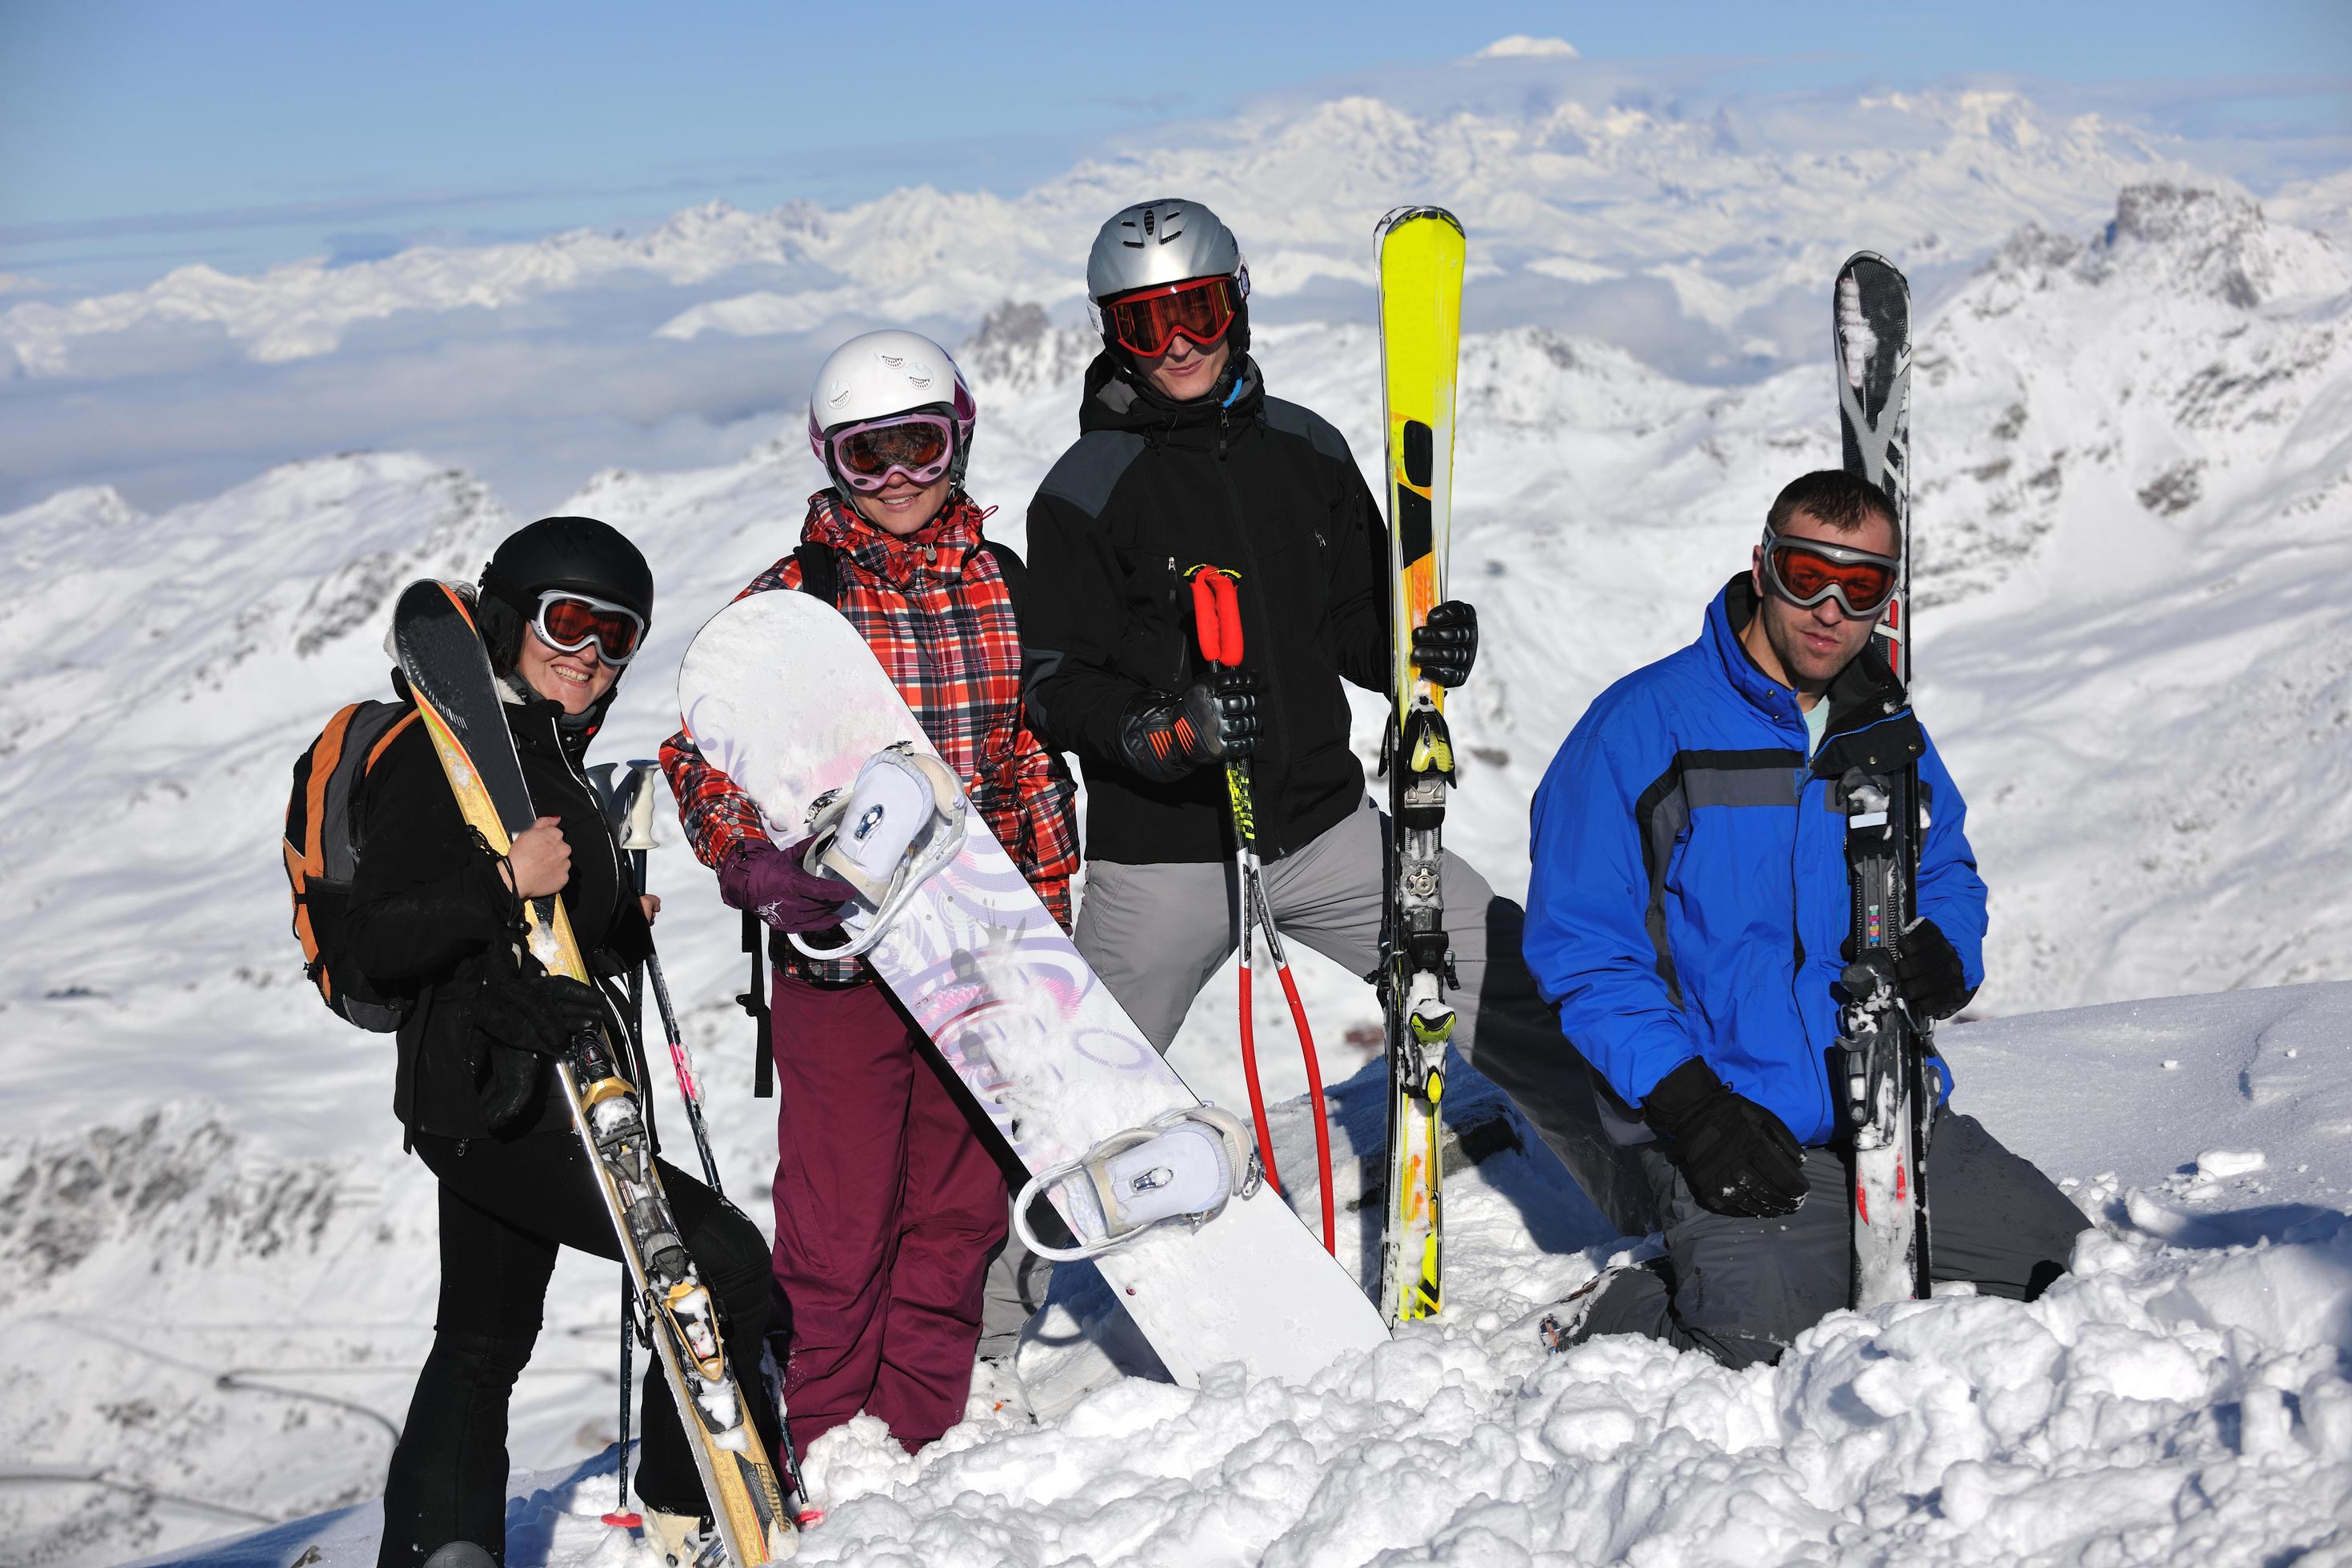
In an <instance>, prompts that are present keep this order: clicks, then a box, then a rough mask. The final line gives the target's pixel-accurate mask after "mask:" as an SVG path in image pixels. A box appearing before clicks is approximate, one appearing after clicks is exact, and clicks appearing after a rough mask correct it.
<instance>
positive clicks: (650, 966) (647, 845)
mask: <svg viewBox="0 0 2352 1568" xmlns="http://www.w3.org/2000/svg"><path fill="white" fill-rule="evenodd" d="M658 765H659V764H658V763H652V762H647V761H638V762H633V763H630V764H629V770H630V784H631V790H632V793H631V794H630V795H629V797H628V830H627V835H626V837H624V838H623V839H622V841H621V847H623V848H625V849H626V850H627V851H628V852H629V856H630V863H631V869H632V872H633V874H634V875H635V879H636V885H637V891H638V892H639V893H643V892H644V891H645V890H646V854H647V852H648V851H650V850H651V849H652V848H653V847H654V791H653V772H654V770H655V768H656V767H657V766H658ZM752 963H753V964H754V965H755V966H756V965H757V964H758V963H759V958H758V953H757V951H756V950H755V951H754V952H753V956H752ZM646 974H647V975H648V976H649V977H650V978H651V979H652V981H653V989H654V1006H655V1008H656V1010H657V1011H658V1012H659V1013H660V1014H661V1021H662V1035H663V1037H665V1038H666V1039H667V1040H668V1042H669V1065H670V1070H671V1072H672V1073H673V1074H675V1075H676V1077H677V1097H678V1099H680V1100H684V1101H685V1102H686V1121H687V1125H688V1127H690V1128H692V1129H693V1131H694V1148H695V1152H697V1153H698V1154H700V1155H701V1156H702V1173H703V1175H704V1176H705V1177H706V1178H708V1179H709V1183H710V1190H711V1191H712V1192H714V1193H716V1194H719V1196H720V1197H721V1198H724V1197H725V1196H726V1195H727V1189H726V1187H725V1186H724V1185H723V1184H721V1183H720V1182H719V1161H718V1159H717V1158H716V1157H715V1156H713V1155H712V1153H711V1152H710V1126H709V1122H708V1121H705V1120H704V1118H703V1113H702V1079H701V1078H700V1076H699V1075H698V1074H697V1073H696V1071H695V1070H694V1053H693V1052H691V1051H689V1050H688V1049H687V1047H686V1036H685V1034H684V1033H683V1031H681V1030H680V1029H679V1028H678V1026H677V1008H676V1007H675V1006H674V1005H672V1004H671V1002H670V999H669V981H668V979H667V976H665V975H664V974H663V973H662V966H661V954H660V953H659V952H656V951H655V950H654V945H653V938H652V937H651V935H650V934H648V935H647V937H646ZM764 1032H765V1031H764V1029H763V1030H762V1033H763V1034H764ZM761 1043H762V1045H763V1046H764V1044H765V1041H764V1040H763V1041H762V1042H761ZM765 1055H766V1052H765V1051H764V1050H762V1052H761V1056H762V1057H763V1058H764V1057H765ZM623 1311H624V1314H626V1312H627V1306H626V1304H625V1303H624V1306H623ZM628 1353H629V1352H628V1342H627V1340H626V1339H625V1338H624V1340H623V1341H622V1346H621V1365H622V1366H623V1368H624V1369H625V1368H626V1367H627V1366H628ZM622 1381H623V1385H624V1386H623V1388H622V1392H621V1403H622V1407H623V1415H622V1416H621V1446H622V1448H623V1450H624V1452H623V1458H622V1461H621V1464H622V1474H623V1475H624V1476H625V1475H626V1474H627V1473H628V1458H627V1455H626V1449H627V1447H628V1431H629V1418H628V1415H627V1414H626V1411H627V1405H628V1390H627V1387H626V1383H627V1374H626V1372H625V1371H624V1373H623V1379H622ZM776 1416H777V1421H776V1431H777V1436H778V1444H777V1446H778V1447H779V1448H780V1449H781V1451H782V1459H783V1470H784V1484H785V1485H786V1486H787V1487H789V1488H791V1489H792V1493H793V1496H794V1497H795V1498H798V1499H799V1500H800V1503H801V1507H800V1509H799V1510H798V1511H796V1512H795V1513H794V1514H793V1520H794V1521H795V1522H797V1523H800V1524H803V1525H807V1524H814V1523H815V1522H816V1521H819V1520H821V1519H823V1518H824V1510H822V1509H819V1508H816V1507H815V1506H814V1505H813V1504H812V1503H811V1502H810V1501H809V1494H808V1483H807V1482H806V1481H804V1480H803V1479H801V1457H800V1455H799V1453H798V1452H797V1451H796V1450H795V1449H794V1448H793V1431H792V1428H791V1427H790V1426H786V1425H785V1424H784V1421H783V1398H782V1394H781V1392H780V1393H779V1394H778V1396H777V1399H776ZM626 1506H627V1500H626V1498H625V1497H624V1499H623V1507H624V1509H625V1508H626ZM606 1522H608V1523H609V1522H611V1521H610V1519H609V1518H608V1519H607V1521H606Z"/></svg>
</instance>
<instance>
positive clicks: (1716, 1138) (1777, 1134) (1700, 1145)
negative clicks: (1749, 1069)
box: [1642, 1057, 1806, 1219]
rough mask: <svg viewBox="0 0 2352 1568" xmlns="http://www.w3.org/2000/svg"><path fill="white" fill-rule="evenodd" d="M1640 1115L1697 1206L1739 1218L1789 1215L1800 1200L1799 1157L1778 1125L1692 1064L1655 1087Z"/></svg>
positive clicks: (1695, 1062)
mask: <svg viewBox="0 0 2352 1568" xmlns="http://www.w3.org/2000/svg"><path fill="white" fill-rule="evenodd" d="M1642 1115H1643V1118H1644V1119H1645V1120H1647V1121H1648V1122H1649V1123H1650V1125H1651V1127H1653V1128H1654V1129H1655V1130H1656V1131H1658V1132H1659V1133H1660V1134H1662V1135H1663V1136H1664V1139H1665V1140H1666V1143H1667V1148H1666V1151H1665V1152H1666V1157H1667V1158H1668V1159H1670V1160H1672V1161H1673V1162H1674V1163H1675V1167H1676V1168H1677V1169H1679V1170H1680V1171H1681V1172H1682V1173H1683V1180H1685V1182H1688V1183H1689V1184H1690V1190H1691V1196H1692V1197H1694V1198H1696V1199H1697V1200H1698V1203H1699V1206H1700V1207H1702V1208H1705V1209H1707V1210H1710V1211H1712V1212H1713V1213H1716V1214H1721V1215H1734V1216H1736V1217H1738V1218H1741V1219H1767V1218H1770V1217H1772V1216H1773V1215H1784V1214H1794V1213H1796V1212H1797V1205H1800V1204H1801V1203H1803V1202H1804V1201H1805V1191H1806V1188H1805V1152H1804V1151H1803V1150H1802V1149H1801V1148H1799V1147H1798V1146H1797V1140H1796V1139H1795V1138H1794V1137H1793V1136H1791V1135H1790V1131H1789V1130H1788V1128H1786V1127H1785V1126H1783V1125H1781V1122H1780V1118H1779V1117H1777V1116H1775V1115H1773V1114H1772V1113H1771V1112H1770V1111H1769V1110H1765V1109H1764V1108H1763V1107H1762V1106H1760V1105H1759V1104H1757V1103H1756V1102H1755V1101H1754V1100H1746V1099H1743V1098H1741V1097H1740V1096H1738V1095H1737V1094H1734V1093H1732V1092H1731V1090H1730V1089H1727V1088H1725V1087H1724V1083H1723V1080H1722V1079H1719V1078H1717V1077H1716V1076H1715V1072H1714V1069H1712V1068H1709V1067H1708V1066H1707V1065H1706V1063H1705V1062H1704V1061H1701V1060H1700V1059H1699V1058H1696V1057H1693V1058H1691V1059H1690V1060H1688V1061H1686V1062H1685V1063H1683V1065H1682V1066H1680V1067H1678V1068H1675V1070H1674V1071H1672V1072H1670V1073H1668V1074H1667V1075H1666V1076H1665V1077H1664V1078H1662V1079H1659V1080H1658V1086H1657V1087H1656V1088H1655V1089H1652V1090H1651V1091H1650V1098H1649V1099H1647V1100H1643V1102H1642Z"/></svg>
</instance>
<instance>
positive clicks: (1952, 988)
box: [1838, 916, 1977, 1019]
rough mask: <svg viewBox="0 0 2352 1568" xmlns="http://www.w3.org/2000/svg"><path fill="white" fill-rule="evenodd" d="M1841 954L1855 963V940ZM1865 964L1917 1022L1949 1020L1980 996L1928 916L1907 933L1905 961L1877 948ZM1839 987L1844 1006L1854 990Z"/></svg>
mask: <svg viewBox="0 0 2352 1568" xmlns="http://www.w3.org/2000/svg"><path fill="white" fill-rule="evenodd" d="M1838 952H1839V954H1840V956H1842V957H1843V958H1844V959H1845V961H1846V963H1849V964H1851V963H1854V962H1855V960H1854V956H1853V938H1852V937H1851V936H1849V937H1847V938H1846V939H1845V940H1844V941H1843V942H1840V943H1839V944H1838ZM1861 962H1862V963H1864V964H1865V965H1867V966H1868V967H1869V968H1871V969H1872V970H1874V971H1875V972H1876V973H1878V974H1880V975H1881V976H1883V977H1884V978H1885V981H1886V983H1887V984H1889V985H1890V986H1892V987H1894V989H1895V994H1897V995H1899V996H1901V997H1902V998H1903V1001H1904V1004H1905V1005H1906V1006H1907V1007H1909V1009H1910V1010H1911V1016H1913V1017H1914V1018H1920V1019H1934V1018H1948V1017H1950V1016H1952V1015H1953V1014H1955V1013H1957V1012H1958V1011H1959V1010H1960V1009H1961V1008H1963V1007H1965V1006H1967V1005H1969V1001H1970V999H1971V998H1973V997H1974V996H1975V995H1976V994H1977V993H1976V987H1975V986H1973V985H1970V984H1969V977H1968V974H1967V973H1966V971H1964V970H1963V969H1961V967H1960V955H1959V954H1958V952H1954V951H1953V948H1952V943H1951V939H1950V938H1948V937H1947V936H1946V935H1945V934H1944V933H1943V932H1942V931H1937V929H1936V922H1935V921H1931V920H1928V919H1927V918H1926V917H1925V916H1922V917H1921V918H1919V919H1918V920H1916V921H1912V922H1911V924H1910V925H1909V926H1908V927H1907V928H1906V930H1905V931H1904V932H1903V956H1902V957H1900V958H1897V957H1895V955H1894V954H1892V953H1890V952H1886V951H1885V949H1884V948H1874V949H1873V950H1872V951H1871V952H1868V953H1865V954H1864V956H1863V958H1862V960H1861ZM1838 984H1839V986H1840V988H1841V990H1840V994H1839V997H1838V1000H1839V1001H1841V1002H1844V1001H1846V1000H1848V999H1849V998H1850V994H1851V993H1852V991H1853V986H1851V985H1848V984H1846V983H1845V982H1844V981H1843V980H1841V981H1839V982H1838Z"/></svg>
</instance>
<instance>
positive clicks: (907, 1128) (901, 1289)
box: [773, 973, 1008, 1453]
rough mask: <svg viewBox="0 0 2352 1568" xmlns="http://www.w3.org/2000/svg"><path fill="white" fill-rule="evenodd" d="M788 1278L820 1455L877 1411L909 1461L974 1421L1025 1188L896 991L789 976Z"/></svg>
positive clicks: (782, 1076) (779, 1233) (781, 1004)
mask: <svg viewBox="0 0 2352 1568" xmlns="http://www.w3.org/2000/svg"><path fill="white" fill-rule="evenodd" d="M773 1002H774V1018H775V1034H774V1039H775V1055H776V1099H777V1106H776V1184H775V1199H776V1250H775V1276H776V1283H777V1285H778V1286H779V1287H780V1288H781V1289H782V1291H783V1294H784V1299H785V1300H787V1301H788V1302H790V1303H791V1308H792V1324H793V1339H792V1353H791V1357H790V1359H789V1360H788V1361H787V1363H786V1371H785V1374H784V1404H785V1409H786V1411H787V1412H788V1415H787V1417H786V1418H787V1420H789V1422H790V1423H791V1426H792V1434H793V1444H794V1446H795V1447H798V1448H799V1449H800V1450H801V1451H802V1452H803V1453H805V1452H806V1451H807V1449H808V1445H809V1444H810V1443H812V1442H814V1441H815V1440H816V1438H818V1437H819V1436H823V1435H824V1433H827V1432H830V1431H831V1430H833V1429H834V1428H835V1426H840V1425H841V1424H842V1423H843V1422H845V1421H846V1420H848V1419H849V1418H850V1417H851V1416H853V1415H856V1414H857V1413H858V1412H859V1411H860V1410H864V1411H867V1412H869V1413H870V1414H872V1415H877V1416H879V1417H880V1418H881V1419H882V1420H883V1422H884V1423H885V1424H887V1426H889V1428H890V1434H891V1436H895V1437H897V1438H898V1440H899V1441H900V1442H901V1443H903V1444H905V1445H906V1446H907V1447H908V1451H910V1452H911V1451H913V1450H914V1449H917V1448H919V1447H922V1446H923V1445H924V1444H926V1443H929V1442H930V1441H932V1440H933V1439H934V1438H936V1437H938V1436H940V1434H941V1433H943V1432H945V1431H946V1430H947V1429H948V1428H949V1427H950V1426H954V1425H955V1424H956V1423H957V1422H958V1421H961V1420H962V1419H963V1407H964V1399H965V1396H966V1395H967V1394H969V1393H970V1392H971V1367H972V1353H973V1349H974V1347H975V1346H976V1345H977V1344H978V1343H979V1340H980V1309H981V1297H982V1286H983V1284H984V1282H985V1279H986V1276H987V1272H988V1263H989V1258H990V1257H991V1256H992V1254H993V1253H994V1251H995V1249H996V1247H997V1246H998V1244H999V1243H1001V1242H1002V1241H1003V1239H1004V1229H1005V1215H1006V1213H1007V1206H1008V1205H1007V1194H1006V1191H1005V1185H1004V1176H1003V1173H1002V1172H1001V1171H1000V1170H999V1169H998V1168H997V1164H996V1162H995V1160H994V1158H993V1157H992V1155H991V1153H990V1152H989V1149H988V1146H987V1145H986V1143H985V1142H982V1140H983V1138H984V1137H985V1136H987V1134H984V1133H983V1132H982V1131H981V1130H980V1127H979V1126H976V1125H975V1121H976V1119H977V1117H978V1115H979V1112H978V1111H977V1110H976V1109H975V1108H973V1107H972V1104H971V1099H970V1097H969V1095H968V1094H966V1093H965V1091H964V1090H963V1089H962V1088H961V1085H959V1084H957V1083H956V1082H955V1081H954V1075H953V1074H952V1073H951V1072H950V1070H949V1068H948V1067H947V1065H946V1064H945V1063H944V1062H943V1061H941V1060H940V1057H939V1054H938V1052H937V1051H936V1050H935V1049H934V1048H933V1047H932V1046H931V1043H930V1040H929V1037H926V1036H925V1035H924V1033H923V1031H922V1030H921V1029H919V1028H918V1027H917V1026H916V1025H915V1022H914V1020H913V1019H911V1018H909V1017H908V1016H907V1014H906V1013H905V1012H904V1011H903V1010H902V1009H901V1008H900V1007H899V1005H898V999H897V998H895V997H893V996H892V995H891V994H890V993H889V992H888V991H887V989H885V988H884V987H883V986H881V985H878V984H864V985H851V986H821V985H814V984H809V983H808V982H806V981H803V980H797V979H794V978H793V977H791V976H789V975H786V974H782V973H779V974H777V976H776V979H775V994H774V998H773Z"/></svg>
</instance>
